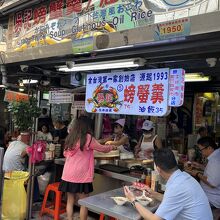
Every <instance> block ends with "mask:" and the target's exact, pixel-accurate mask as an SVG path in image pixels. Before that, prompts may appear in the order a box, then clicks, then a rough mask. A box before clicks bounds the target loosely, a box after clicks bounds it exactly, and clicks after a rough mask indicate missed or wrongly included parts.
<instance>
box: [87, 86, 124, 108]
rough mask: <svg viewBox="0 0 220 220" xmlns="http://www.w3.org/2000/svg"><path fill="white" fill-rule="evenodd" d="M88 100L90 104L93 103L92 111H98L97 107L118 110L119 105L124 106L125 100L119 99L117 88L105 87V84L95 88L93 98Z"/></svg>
mask: <svg viewBox="0 0 220 220" xmlns="http://www.w3.org/2000/svg"><path fill="white" fill-rule="evenodd" d="M87 102H88V103H89V104H91V103H93V105H94V107H93V108H92V112H97V109H98V108H101V107H104V108H110V109H113V111H114V112H118V111H119V108H118V106H122V102H123V101H118V93H117V91H116V89H115V88H113V87H109V89H104V86H102V84H100V85H99V86H97V87H96V89H95V90H94V92H93V94H92V98H89V99H87Z"/></svg>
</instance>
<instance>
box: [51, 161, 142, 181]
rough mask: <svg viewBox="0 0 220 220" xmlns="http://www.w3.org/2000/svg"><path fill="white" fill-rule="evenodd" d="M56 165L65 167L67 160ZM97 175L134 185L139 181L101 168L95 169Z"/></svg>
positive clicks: (125, 174)
mask: <svg viewBox="0 0 220 220" xmlns="http://www.w3.org/2000/svg"><path fill="white" fill-rule="evenodd" d="M54 163H55V164H57V165H64V163H65V158H59V159H55V160H54ZM95 173H97V174H100V175H103V176H107V177H111V178H113V179H117V180H121V181H124V182H130V183H133V182H135V181H139V178H138V177H133V176H131V175H130V174H129V173H123V174H120V173H115V172H111V171H107V170H103V169H100V168H99V167H95Z"/></svg>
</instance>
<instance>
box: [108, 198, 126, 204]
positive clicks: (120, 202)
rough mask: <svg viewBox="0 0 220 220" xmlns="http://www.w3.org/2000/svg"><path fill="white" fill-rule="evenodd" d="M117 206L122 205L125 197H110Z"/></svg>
mask: <svg viewBox="0 0 220 220" xmlns="http://www.w3.org/2000/svg"><path fill="white" fill-rule="evenodd" d="M111 198H112V199H113V200H114V201H115V203H116V204H117V205H124V204H125V203H126V202H127V201H128V199H127V198H125V197H111Z"/></svg>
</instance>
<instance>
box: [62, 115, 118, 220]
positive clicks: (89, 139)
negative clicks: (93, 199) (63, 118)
mask: <svg viewBox="0 0 220 220" xmlns="http://www.w3.org/2000/svg"><path fill="white" fill-rule="evenodd" d="M91 127H92V123H91V121H90V119H89V118H88V117H86V116H81V117H79V118H78V119H76V120H75V121H74V123H73V127H72V129H70V133H69V135H68V136H67V138H66V141H65V150H64V156H65V157H66V162H65V165H64V169H63V174H62V178H61V179H62V180H61V183H60V186H59V190H60V191H62V192H66V193H67V206H66V211H67V219H68V220H73V206H74V203H75V201H76V197H78V198H79V199H83V198H85V197H88V196H89V193H91V192H92V191H93V185H92V182H93V177H94V156H93V150H96V151H100V152H106V153H107V152H110V151H111V150H113V149H115V147H114V146H112V145H101V144H99V143H98V142H97V140H96V139H95V138H94V137H93V136H92V129H91ZM87 216H88V209H87V208H86V207H83V206H81V207H80V219H81V220H86V219H87Z"/></svg>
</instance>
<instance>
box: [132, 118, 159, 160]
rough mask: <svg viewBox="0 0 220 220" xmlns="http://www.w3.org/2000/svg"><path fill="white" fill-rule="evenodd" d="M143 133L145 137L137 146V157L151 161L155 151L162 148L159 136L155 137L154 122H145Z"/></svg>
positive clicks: (142, 137)
mask: <svg viewBox="0 0 220 220" xmlns="http://www.w3.org/2000/svg"><path fill="white" fill-rule="evenodd" d="M142 131H143V135H142V136H141V138H140V139H139V142H138V144H137V145H136V146H135V150H134V152H135V157H139V158H142V159H150V158H152V152H153V151H154V150H155V149H159V148H162V142H161V139H160V138H159V137H158V136H157V135H154V124H153V122H152V121H149V120H145V121H144V122H143V125H142Z"/></svg>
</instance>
